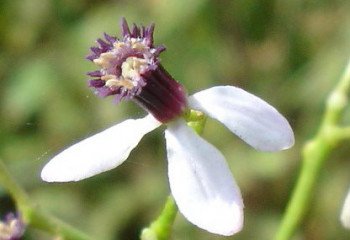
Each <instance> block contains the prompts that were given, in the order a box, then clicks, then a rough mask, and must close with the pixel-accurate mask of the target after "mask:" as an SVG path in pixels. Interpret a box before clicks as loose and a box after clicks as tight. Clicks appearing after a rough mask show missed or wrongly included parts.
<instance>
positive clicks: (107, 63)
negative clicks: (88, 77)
mask: <svg viewBox="0 0 350 240" xmlns="http://www.w3.org/2000/svg"><path fill="white" fill-rule="evenodd" d="M113 58H115V56H114V54H113V53H111V52H105V53H101V55H100V57H99V58H96V59H94V63H95V64H97V65H98V66H100V67H102V68H109V67H111V60H112V59H113Z"/></svg>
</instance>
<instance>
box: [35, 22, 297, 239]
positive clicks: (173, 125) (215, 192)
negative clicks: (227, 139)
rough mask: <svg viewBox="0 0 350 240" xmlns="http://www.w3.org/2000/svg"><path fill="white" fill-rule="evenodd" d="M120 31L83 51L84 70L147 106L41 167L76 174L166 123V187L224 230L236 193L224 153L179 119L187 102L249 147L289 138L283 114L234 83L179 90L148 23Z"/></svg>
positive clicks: (57, 177) (59, 176)
mask: <svg viewBox="0 0 350 240" xmlns="http://www.w3.org/2000/svg"><path fill="white" fill-rule="evenodd" d="M121 25H122V36H123V37H122V39H118V38H115V37H112V36H110V35H107V34H105V40H102V39H98V40H97V43H98V44H99V47H93V48H91V50H92V54H91V55H89V56H88V57H87V58H88V59H89V60H91V61H93V62H94V63H95V64H97V65H98V66H99V67H100V70H98V71H94V72H90V73H88V75H89V76H91V77H94V79H92V80H90V81H89V86H90V87H92V88H94V89H95V91H96V94H97V95H99V96H102V97H105V96H110V95H113V96H114V97H115V101H116V102H119V101H121V100H132V101H134V102H136V103H137V104H138V105H140V106H141V107H142V108H144V109H145V110H146V111H147V112H149V114H148V115H147V116H146V117H144V118H141V119H129V120H126V121H124V122H121V123H119V124H116V125H115V126H112V127H110V128H108V129H107V130H104V131H103V132H100V133H98V134H96V135H94V136H92V137H89V138H87V139H85V140H83V141H81V142H79V143H76V144H74V145H73V146H71V147H69V148H67V149H66V150H64V151H63V152H61V153H60V154H58V155H57V156H55V157H54V158H53V159H52V160H51V161H49V162H48V163H47V164H46V166H45V167H44V169H43V170H42V173H41V177H42V179H43V180H45V181H48V182H67V181H79V180H82V179H85V178H88V177H91V176H93V175H96V174H98V173H101V172H104V171H107V170H110V169H112V168H115V167H117V166H118V165H120V164H122V163H123V162H124V160H126V159H127V157H128V156H129V154H130V152H131V150H132V149H134V148H135V147H136V145H137V144H138V142H139V141H140V140H141V138H142V137H143V136H144V135H145V134H146V133H148V132H150V131H152V130H154V129H155V128H157V127H159V126H160V125H161V124H165V125H166V127H167V128H166V130H165V138H166V148H167V157H168V175H169V182H170V189H171V193H172V195H173V197H174V199H175V201H176V204H177V205H178V208H179V211H180V212H181V213H182V214H183V215H184V216H185V218H187V219H188V220H189V221H190V222H192V223H193V224H195V225H197V226H198V227H200V228H202V229H205V230H207V231H209V232H212V233H216V234H221V235H232V234H234V233H236V232H238V231H240V230H241V228H242V226H243V201H242V197H241V193H240V189H239V188H238V186H237V184H236V182H235V180H234V178H233V176H232V174H231V172H230V169H229V167H228V165H227V163H226V161H225V158H224V156H223V155H222V154H221V153H220V151H218V150H217V149H216V148H215V147H214V146H212V145H211V144H210V143H208V142H207V141H205V140H204V139H203V138H201V137H200V136H199V135H198V134H196V133H195V132H194V131H193V130H192V129H191V128H190V127H189V126H188V125H187V124H186V121H185V116H186V114H188V112H189V111H190V110H189V109H194V110H197V111H200V112H202V113H204V114H206V115H208V116H210V117H212V118H214V119H216V120H218V121H220V122H221V123H223V124H224V125H225V126H226V127H227V128H228V129H229V130H230V131H232V132H233V133H235V134H236V135H237V136H239V137H240V138H241V139H243V140H244V141H245V142H246V143H248V144H249V145H251V146H252V147H254V148H256V149H258V150H263V151H278V150H283V149H287V148H289V147H291V146H292V145H293V144H294V135H293V131H292V129H291V127H290V125H289V123H288V122H287V120H286V119H285V118H284V117H283V116H282V115H281V114H280V113H279V112H278V111H277V110H276V109H275V108H273V107H272V106H270V105H269V104H267V103H266V102H264V101H263V100H261V99H260V98H258V97H256V96H254V95H252V94H250V93H248V92H246V91H244V90H242V89H239V88H236V87H232V86H218V87H212V88H209V89H207V90H203V91H200V92H198V93H196V94H194V95H192V96H190V97H187V95H186V93H185V91H184V88H183V87H182V85H180V84H179V83H178V82H176V81H175V80H174V79H173V78H172V77H171V76H170V74H169V73H168V72H166V70H165V69H164V67H163V66H162V65H161V64H160V61H159V54H160V53H161V52H162V51H164V50H165V47H164V46H157V47H155V46H154V45H153V30H154V25H151V26H149V27H147V28H145V27H141V28H139V27H137V26H136V25H135V24H134V25H133V27H132V29H131V30H130V29H129V27H128V25H127V23H126V21H125V19H123V20H122V24H121Z"/></svg>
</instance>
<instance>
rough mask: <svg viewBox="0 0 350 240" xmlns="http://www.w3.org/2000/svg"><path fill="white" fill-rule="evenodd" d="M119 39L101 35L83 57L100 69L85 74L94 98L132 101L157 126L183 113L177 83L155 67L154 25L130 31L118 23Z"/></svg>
mask: <svg viewBox="0 0 350 240" xmlns="http://www.w3.org/2000/svg"><path fill="white" fill-rule="evenodd" d="M121 25H122V27H121V28H122V36H123V38H122V39H120V40H119V39H118V38H116V37H112V36H110V35H108V34H106V33H105V34H104V37H105V40H102V39H98V40H97V43H98V44H99V46H98V47H92V48H91V51H92V53H91V54H90V55H89V56H88V57H87V59H89V60H90V61H92V62H94V63H95V64H96V65H98V66H99V67H100V70H97V71H93V72H89V73H88V75H89V76H91V77H93V78H94V79H92V80H89V86H90V87H93V88H94V89H95V92H96V94H97V95H99V96H101V97H106V96H110V95H114V96H115V101H116V103H118V102H120V101H121V100H129V99H131V100H134V101H135V102H136V103H137V104H139V105H140V106H141V107H143V108H144V109H145V110H147V111H148V112H150V113H151V114H152V115H153V116H154V117H155V118H157V119H158V120H159V121H161V122H168V121H170V120H172V119H174V118H176V117H178V116H180V115H182V113H183V112H184V110H185V109H186V104H187V103H186V94H185V91H184V89H183V87H182V85H180V84H179V83H178V82H176V81H175V80H174V79H173V78H172V77H171V75H170V74H169V73H168V72H167V71H166V70H165V69H164V68H163V67H162V66H161V64H160V63H159V54H160V53H161V52H162V51H164V50H165V47H164V46H157V47H154V46H153V30H154V25H153V24H152V25H150V26H149V27H143V26H142V27H141V28H140V27H138V26H136V25H135V24H134V25H133V27H132V29H131V30H130V29H129V26H128V24H127V22H126V20H125V19H124V18H123V19H122V24H121Z"/></svg>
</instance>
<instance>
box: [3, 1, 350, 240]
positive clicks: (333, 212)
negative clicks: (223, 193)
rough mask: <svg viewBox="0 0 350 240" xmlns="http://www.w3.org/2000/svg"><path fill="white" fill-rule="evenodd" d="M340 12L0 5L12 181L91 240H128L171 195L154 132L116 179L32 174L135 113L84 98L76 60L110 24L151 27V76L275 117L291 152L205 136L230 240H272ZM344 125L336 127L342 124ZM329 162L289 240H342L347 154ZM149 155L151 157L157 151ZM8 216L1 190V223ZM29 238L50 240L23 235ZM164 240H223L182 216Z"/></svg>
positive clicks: (315, 119)
mask: <svg viewBox="0 0 350 240" xmlns="http://www.w3.org/2000/svg"><path fill="white" fill-rule="evenodd" d="M349 4H350V2H349V1H346V0H343V1H341V0H338V1H331V0H322V1H301V0H298V1H283V0H274V1H272V0H235V1H228V0H226V1H224V0H223V1H209V0H207V1H203V0H192V1H175V0H166V1H161V0H145V1H68V0H62V1H60V0H52V1H40V0H23V1H19V0H12V1H11V0H2V1H0V84H1V87H0V156H1V158H3V159H6V164H7V165H8V166H9V168H10V170H11V171H12V172H13V174H14V175H15V177H16V178H17V179H18V181H19V182H20V183H21V184H22V185H23V186H24V187H25V188H26V189H27V191H28V192H29V194H30V195H31V197H32V198H33V200H35V201H37V202H38V203H39V204H41V205H42V206H43V208H45V209H48V210H49V211H51V212H52V213H54V214H55V215H57V216H59V217H61V218H62V219H64V220H66V221H67V222H69V223H72V224H73V225H75V226H77V227H79V228H81V229H83V230H84V231H86V232H87V233H89V234H91V235H92V236H94V237H95V239H104V240H109V239H137V236H138V234H139V232H140V229H141V228H142V226H145V225H147V224H148V223H149V222H150V221H151V220H152V219H154V218H155V216H156V215H157V213H159V212H160V210H161V208H162V205H163V201H165V199H166V196H167V194H168V192H169V190H168V188H169V187H168V183H167V176H166V161H165V158H166V157H165V151H164V146H165V145H164V140H163V136H162V131H161V130H157V131H155V132H153V133H151V134H149V135H148V136H146V137H145V138H144V139H143V140H142V143H141V144H140V146H139V147H138V148H137V149H135V150H134V151H133V153H132V154H131V156H130V157H129V160H128V161H126V163H125V164H123V165H122V166H120V167H118V168H117V169H115V170H113V171H110V172H107V173H104V174H101V175H99V176H96V177H94V178H91V179H88V180H85V181H82V182H78V183H68V184H46V183H43V182H41V180H40V179H39V173H40V171H41V168H42V166H43V165H44V164H45V162H47V160H48V159H49V158H50V157H52V156H53V155H54V154H55V153H57V152H58V151H60V150H61V149H62V148H64V147H65V146H67V145H70V144H71V143H73V142H76V141H78V140H79V139H82V138H84V137H86V136H88V135H91V134H93V133H95V132H98V131H100V130H102V129H104V128H107V127H108V126H110V125H112V124H114V123H117V122H119V121H121V120H122V119H126V118H129V117H140V116H143V115H144V113H143V112H142V110H140V109H138V108H136V107H135V106H133V104H132V103H122V104H120V105H119V106H115V105H114V104H113V103H112V100H111V99H104V100H102V99H99V98H97V97H95V96H94V95H93V93H92V92H91V91H90V90H89V89H88V88H87V84H86V80H87V77H86V76H85V75H84V74H85V72H87V71H91V70H93V69H95V67H94V66H93V65H92V64H91V63H89V62H88V61H85V60H84V57H85V56H86V54H87V53H88V48H89V46H91V45H93V44H94V41H95V39H96V38H98V37H100V36H101V34H102V33H103V32H108V33H110V34H118V35H119V20H120V18H121V17H122V16H125V17H126V18H127V19H128V21H129V22H136V23H138V24H139V23H142V24H144V25H147V24H149V23H151V22H155V23H156V30H155V41H156V44H162V43H163V44H165V45H166V46H167V51H166V52H165V53H163V54H162V56H161V57H162V63H163V65H164V66H165V67H166V68H167V70H168V71H169V72H170V73H171V74H172V75H173V76H174V77H175V78H176V79H177V80H178V81H180V82H182V83H183V84H184V85H185V86H186V87H187V89H188V92H189V93H193V92H196V91H198V90H201V89H204V88H208V87H211V86H214V85H236V86H239V87H242V88H244V89H245V90H247V91H249V92H251V93H254V94H256V95H257V96H260V97H261V98H263V99H265V100H266V101H268V102H269V103H271V104H272V105H273V106H275V107H276V108H277V109H279V110H280V112H282V113H283V114H284V115H285V116H286V117H287V118H288V119H289V121H290V123H291V125H292V126H293V128H294V130H295V134H296V141H297V142H296V146H295V147H294V148H293V149H291V150H288V151H285V152H281V153H273V154H271V153H260V152H256V151H255V150H253V149H251V148H249V147H247V146H246V145H245V144H244V143H242V142H241V141H240V140H239V139H238V138H236V137H235V136H233V135H232V134H230V133H229V132H228V131H227V130H226V129H225V128H224V127H222V126H221V125H220V124H218V123H216V122H214V121H211V120H210V121H208V125H207V128H206V130H205V137H206V139H208V140H209V141H210V142H212V143H213V144H215V146H217V147H218V148H219V149H220V150H221V151H222V152H223V153H224V155H225V156H226V158H227V160H228V162H229V164H230V166H231V169H232V172H233V173H234V175H235V178H236V180H237V182H238V183H239V185H240V187H241V190H242V193H243V195H244V200H245V206H246V207H245V216H246V224H245V227H244V229H243V231H242V232H241V233H239V234H237V235H235V236H233V237H231V238H229V239H242V240H243V239H261V240H264V239H271V237H272V236H273V234H274V233H275V230H276V228H277V226H278V222H279V220H280V218H281V214H282V213H283V210H284V207H285V204H286V201H287V199H288V196H289V193H290V190H291V187H292V186H293V183H294V179H295V176H296V174H297V171H298V167H299V155H300V152H299V151H300V147H301V146H302V144H303V143H304V142H305V141H306V140H307V139H308V138H309V137H310V136H311V135H312V134H313V133H315V130H316V129H317V127H318V124H319V121H320V116H321V113H322V111H323V104H324V100H325V96H326V95H327V93H328V92H329V91H330V89H331V88H332V86H333V85H335V83H336V81H337V80H338V78H339V77H340V74H341V72H342V69H343V67H344V66H345V63H346V59H347V58H348V57H349V55H350V44H349V43H350V15H349V14H348V13H349V10H350V6H349ZM349 118H350V115H349V112H347V114H346V116H345V117H344V123H347V124H348V123H349V120H350V119H349ZM347 144H349V143H344V146H342V147H341V148H340V149H339V151H337V152H336V153H334V154H333V156H332V160H331V161H329V163H328V164H327V168H326V169H325V170H324V171H323V175H322V177H321V179H320V182H319V188H318V191H317V192H316V196H315V199H314V203H312V204H311V205H312V208H311V210H310V212H309V214H308V215H307V218H306V220H305V222H304V224H303V225H302V229H301V230H302V232H300V233H298V235H297V236H296V238H295V239H308V240H313V239H317V240H320V239H321V240H322V239H347V236H349V232H346V231H345V230H343V229H342V227H341V226H340V224H339V221H338V215H339V210H340V208H341V204H342V201H343V198H344V196H345V193H346V191H347V188H348V187H349V185H350V177H349V176H350V174H349V171H348V169H349V166H350V165H349V159H348V158H349V157H348V156H349V153H350V152H349V148H348V147H347ZM154 146H157V147H156V148H154ZM10 209H11V203H10V201H9V199H8V196H7V195H6V193H5V192H3V191H2V190H1V188H0V213H5V212H7V211H9V210H10ZM26 239H38V240H41V239H43V240H44V239H51V238H50V237H49V236H47V235H46V234H43V233H40V232H38V231H35V230H32V229H29V230H28V232H27V234H26ZM173 239H204V240H205V239H223V238H222V237H218V236H214V235H212V234H209V233H206V232H204V231H202V230H200V229H198V228H196V227H195V226H193V225H191V224H190V223H188V222H187V221H186V220H184V218H183V217H182V216H181V215H179V217H178V218H177V221H176V225H175V228H174V237H173Z"/></svg>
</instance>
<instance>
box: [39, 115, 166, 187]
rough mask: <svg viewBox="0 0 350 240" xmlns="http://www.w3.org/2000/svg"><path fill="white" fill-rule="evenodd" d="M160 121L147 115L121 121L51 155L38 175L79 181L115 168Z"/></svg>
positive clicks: (54, 180)
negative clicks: (51, 157) (50, 158)
mask: <svg viewBox="0 0 350 240" xmlns="http://www.w3.org/2000/svg"><path fill="white" fill-rule="evenodd" d="M160 124H161V123H160V122H158V121H157V120H155V119H154V118H153V117H152V116H151V115H148V116H146V117H144V118H142V119H137V120H133V119H129V120H126V121H124V122H121V123H119V124H117V125H115V126H113V127H111V128H108V129H106V130H105V131H103V132H100V133H98V134H96V135H94V136H91V137H89V138H87V139H85V140H83V141H81V142H79V143H76V144H74V145H73V146H71V147H69V148H67V149H66V150H64V151H63V152H61V153H60V154H58V155H57V156H55V157H54V158H53V159H52V160H51V161H50V162H48V163H47V164H46V166H45V167H44V169H43V170H42V172H41V178H42V179H43V180H44V181H47V182H69V181H79V180H81V179H84V178H88V177H91V176H93V175H96V174H98V173H101V172H104V171H107V170H110V169H112V168H115V167H117V166H118V165H120V164H121V163H123V162H124V160H125V159H127V157H128V156H129V154H130V152H131V150H132V149H133V148H135V147H136V145H137V144H138V142H139V141H140V140H141V138H142V137H143V136H144V135H145V134H146V133H148V132H150V131H152V130H153V129H155V128H157V127H158V126H159V125H160Z"/></svg>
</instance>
